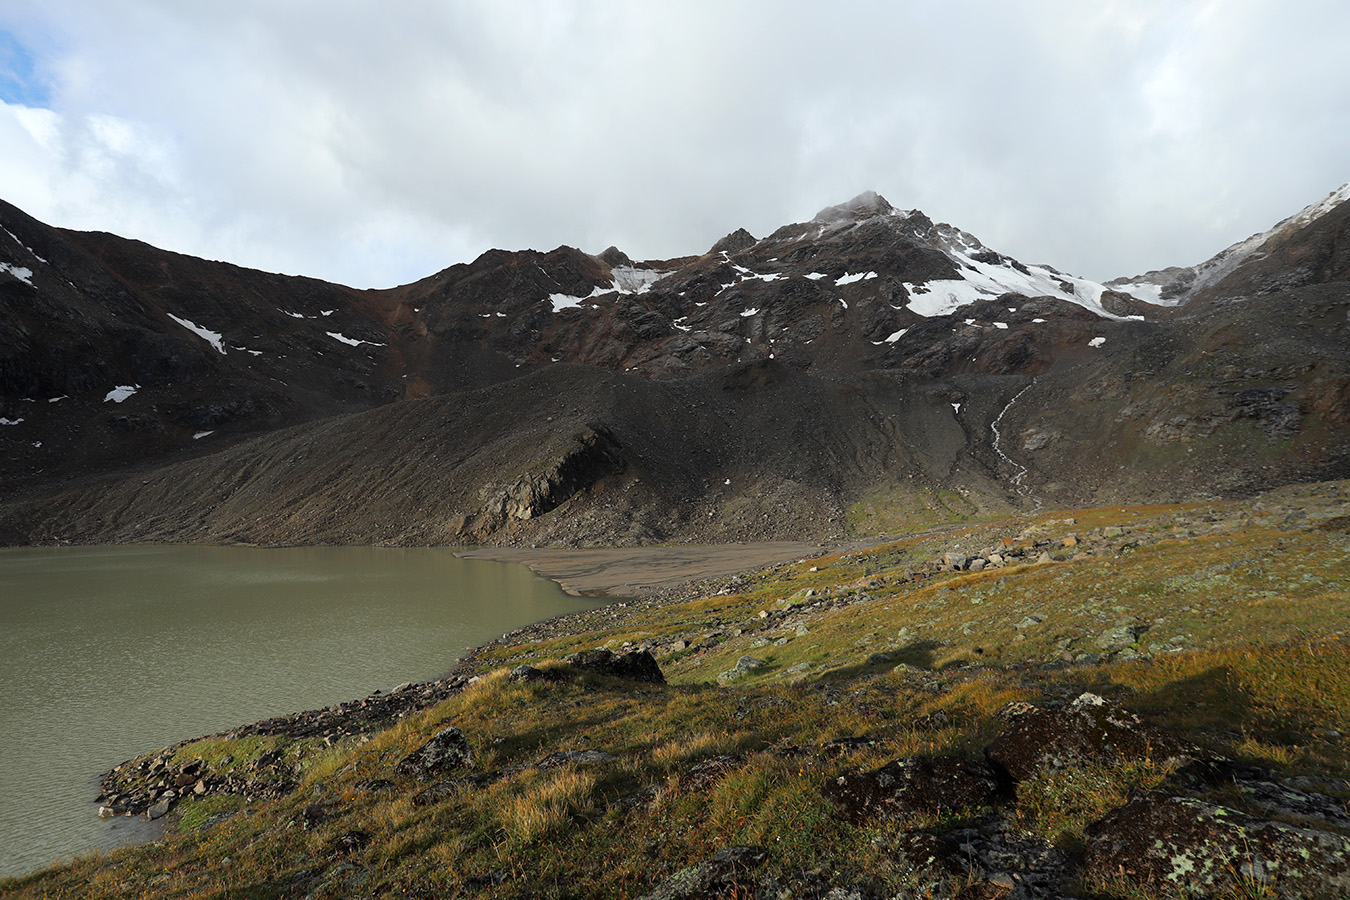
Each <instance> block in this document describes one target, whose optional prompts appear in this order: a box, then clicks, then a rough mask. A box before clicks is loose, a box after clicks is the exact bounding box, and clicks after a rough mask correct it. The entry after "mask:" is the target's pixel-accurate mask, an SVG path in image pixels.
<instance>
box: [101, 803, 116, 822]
mask: <svg viewBox="0 0 1350 900" xmlns="http://www.w3.org/2000/svg"><path fill="white" fill-rule="evenodd" d="M115 815H117V810H115V809H113V808H112V807H111V806H100V807H99V808H98V817H99V818H100V819H111V818H112V817H113V816H115Z"/></svg>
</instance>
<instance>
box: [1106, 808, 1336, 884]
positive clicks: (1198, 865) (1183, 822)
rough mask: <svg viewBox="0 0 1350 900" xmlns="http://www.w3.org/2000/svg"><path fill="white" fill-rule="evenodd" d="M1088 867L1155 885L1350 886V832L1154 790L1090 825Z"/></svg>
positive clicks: (1113, 876) (1109, 875)
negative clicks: (1292, 823)
mask: <svg viewBox="0 0 1350 900" xmlns="http://www.w3.org/2000/svg"><path fill="white" fill-rule="evenodd" d="M1085 837H1086V840H1087V854H1086V860H1085V867H1086V871H1085V874H1086V875H1087V876H1088V877H1089V878H1092V879H1094V880H1096V881H1100V882H1103V883H1109V882H1111V881H1113V880H1120V881H1125V882H1129V883H1131V884H1136V885H1143V886H1144V887H1146V888H1148V889H1151V890H1173V891H1176V890H1180V891H1195V892H1204V893H1213V892H1218V891H1221V890H1226V889H1238V888H1241V887H1243V886H1244V885H1248V884H1252V883H1255V884H1257V885H1266V884H1270V885H1272V886H1273V887H1274V888H1275V889H1276V890H1277V891H1278V893H1279V896H1281V897H1291V898H1293V897H1298V898H1307V900H1314V898H1323V897H1335V896H1342V895H1344V894H1345V892H1347V891H1350V838H1347V837H1345V836H1344V835H1339V834H1333V833H1331V832H1326V831H1315V830H1311V829H1306V828H1295V827H1293V826H1290V825H1284V824H1282V823H1279V822H1271V821H1263V820H1260V819H1254V818H1252V817H1250V816H1246V815H1243V814H1242V813H1239V812H1236V811H1234V810H1230V809H1224V808H1223V807H1218V806H1212V805H1209V804H1206V803H1202V802H1200V801H1198V800H1191V799H1187V798H1184V797H1170V796H1166V795H1163V794H1157V793H1146V794H1144V795H1142V796H1139V797H1136V798H1135V799H1133V800H1131V801H1130V802H1129V803H1127V804H1126V805H1125V806H1122V807H1121V808H1119V809H1117V810H1115V811H1113V812H1111V813H1109V814H1107V815H1106V816H1105V817H1104V818H1103V819H1101V820H1100V821H1098V822H1096V823H1094V824H1093V825H1091V826H1089V827H1088V829H1087V831H1086V833H1085Z"/></svg>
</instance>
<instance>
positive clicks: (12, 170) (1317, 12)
mask: <svg viewBox="0 0 1350 900" xmlns="http://www.w3.org/2000/svg"><path fill="white" fill-rule="evenodd" d="M0 31H2V32H3V33H0V101H3V103H2V104H0V197H3V198H4V199H6V200H8V201H10V202H12V203H15V204H16V205H18V206H20V207H21V208H23V209H25V210H26V211H27V212H29V213H31V214H32V215H34V216H36V217H37V218H39V219H42V220H43V221H46V222H49V223H51V224H55V225H61V226H66V227H71V228H80V229H99V230H106V231H113V232H116V233H118V234H122V235H124V236H127V237H135V238H139V239H142V240H145V241H149V242H150V243H153V244H156V245H159V246H162V247H166V248H169V249H173V250H178V251H181V252H185V253H191V254H193V255H197V256H204V257H207V258H214V259H227V260H230V261H233V262H237V263H240V264H242V265H248V266H253V267H257V268H263V269H268V270H273V271H283V272H289V273H294V274H304V275H313V276H316V277H320V278H325V279H329V280H334V281H341V282H344V283H347V284H353V285H357V286H362V287H367V286H379V287H382V286H389V285H393V284H397V283H403V282H407V281H411V280H414V279H416V278H420V277H423V276H425V275H429V274H431V273H432V272H434V271H436V270H438V269H441V268H444V267H445V266H448V265H450V264H452V263H455V262H463V261H468V260H470V259H472V258H474V257H475V256H477V255H478V254H479V253H481V252H482V251H484V250H486V249H488V248H490V247H502V248H507V249H521V248H525V247H534V248H537V249H551V248H552V247H555V246H557V245H559V244H570V245H573V246H578V247H581V248H582V249H585V250H588V251H591V252H599V251H600V250H602V249H604V248H605V247H607V246H609V245H610V244H615V245H618V246H619V247H620V248H622V249H624V250H625V251H627V252H628V253H629V254H630V255H632V256H634V257H635V258H639V257H649V258H651V257H669V256H677V255H684V254H689V253H698V252H702V251H703V250H706V249H707V248H708V246H710V245H711V244H712V243H713V242H714V241H715V240H717V239H718V238H719V237H721V236H722V235H724V234H726V233H727V232H729V231H732V230H734V229H736V228H737V227H742V226H743V227H746V228H748V229H749V230H750V231H751V232H753V233H754V234H755V235H757V236H763V235H765V234H767V233H768V232H770V231H772V230H773V229H774V228H776V227H777V226H779V225H782V224H786V223H788V222H794V221H803V220H805V219H809V218H810V217H811V216H812V215H813V214H814V213H815V212H816V211H817V210H818V209H820V208H821V207H824V206H827V205H830V204H833V203H837V202H840V201H842V200H846V199H848V198H849V197H851V196H853V195H855V194H857V193H859V192H861V191H863V190H866V189H874V190H876V191H878V192H880V193H882V194H883V195H885V196H886V197H887V198H888V199H889V200H890V201H891V202H892V203H893V204H895V205H896V206H899V207H902V208H911V207H917V208H920V209H922V210H924V211H925V212H926V213H928V214H929V215H930V216H932V217H933V218H935V219H938V220H941V221H947V222H951V223H953V224H955V225H958V226H960V227H962V228H965V229H966V230H968V231H971V232H972V233H974V234H975V235H977V236H978V237H980V238H981V239H982V240H983V241H984V242H985V243H986V244H988V245H990V246H991V247H994V248H996V249H998V250H1001V251H1003V252H1006V253H1011V254H1012V255H1014V256H1016V257H1018V258H1020V259H1023V260H1024V261H1027V262H1049V263H1051V264H1054V265H1056V266H1059V267H1060V268H1062V269H1066V270H1068V271H1071V272H1073V273H1075V274H1080V275H1085V276H1088V277H1091V278H1096V279H1101V280H1104V279H1107V278H1111V277H1114V276H1116V275H1123V274H1134V273H1137V272H1141V271H1143V270H1146V269H1150V268H1158V267H1161V266H1167V265H1182V264H1190V263H1195V262H1199V261H1201V260H1202V259H1204V258H1207V257H1208V256H1210V255H1212V254H1213V253H1215V252H1217V251H1218V250H1220V249H1222V248H1223V247H1224V246H1226V245H1227V244H1229V243H1232V242H1233V241H1236V240H1238V239H1240V238H1243V237H1246V236H1247V235H1248V234H1250V233H1252V232H1255V231H1260V230H1263V229H1265V228H1267V227H1269V226H1270V225H1271V224H1273V223H1274V222H1275V221H1276V220H1278V219H1280V218H1283V217H1284V216H1286V215H1290V214H1292V213H1294V212H1296V211H1297V210H1298V209H1299V208H1301V207H1302V206H1304V205H1306V204H1308V203H1311V202H1313V201H1315V200H1318V199H1320V198H1322V197H1323V196H1325V195H1326V193H1327V192H1328V191H1331V190H1333V189H1335V188H1336V187H1338V186H1339V185H1341V184H1342V183H1343V182H1345V181H1347V180H1350V53H1347V52H1346V47H1345V35H1347V34H1350V4H1346V3H1344V2H1343V0H1326V2H1320V0H1283V2H1276V0H1270V2H1261V0H1223V2H1220V0H1215V2H1181V0H1159V2H1152V0H1124V2H1111V0H1096V2H1087V3H1085V2H1082V0H1064V2H1060V0H1039V2H1037V0H1026V2H1014V0H988V2H953V0H946V2H937V0H935V2H847V0H843V2H838V0H837V2H834V3H831V4H829V5H828V8H827V5H826V4H823V3H802V2H784V0H778V2H734V0H723V2H717V3H713V2H678V3H655V2H652V3H636V2H618V0H612V2H610V0H593V2H545V0H538V2H504V0H495V2H490V0H489V2H453V0H398V2H392V3H379V4H377V3H375V2H373V0H361V2H358V0H230V2H220V0H5V2H4V5H3V6H0Z"/></svg>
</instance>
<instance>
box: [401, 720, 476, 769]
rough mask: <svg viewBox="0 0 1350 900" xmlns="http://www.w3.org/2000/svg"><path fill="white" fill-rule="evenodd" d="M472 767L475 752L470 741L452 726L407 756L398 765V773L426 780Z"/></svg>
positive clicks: (439, 732) (442, 730)
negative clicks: (454, 770)
mask: <svg viewBox="0 0 1350 900" xmlns="http://www.w3.org/2000/svg"><path fill="white" fill-rule="evenodd" d="M472 765H473V750H471V749H470V748H469V739H468V738H466V737H465V736H464V732H462V731H460V730H459V729H458V728H455V727H453V726H451V727H450V728H443V729H441V730H440V731H438V732H436V733H435V734H434V735H432V736H431V738H430V739H429V740H428V741H427V742H426V743H425V744H423V745H422V746H421V747H418V748H417V749H416V750H414V751H413V752H412V753H409V754H408V755H407V756H405V757H404V758H403V760H402V761H401V762H400V763H399V764H398V772H399V774H401V775H411V776H413V777H414V778H420V779H423V780H426V779H429V778H432V777H434V776H436V775H439V774H441V773H442V772H445V771H448V770H450V769H460V768H465V767H467V766H472Z"/></svg>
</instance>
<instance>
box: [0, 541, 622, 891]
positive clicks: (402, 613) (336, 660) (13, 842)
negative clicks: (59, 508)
mask: <svg viewBox="0 0 1350 900" xmlns="http://www.w3.org/2000/svg"><path fill="white" fill-rule="evenodd" d="M595 605H597V601H591V600H584V599H579V598H577V597H570V596H568V595H566V594H564V593H563V592H562V591H561V590H559V589H558V587H557V586H556V585H554V584H553V583H552V582H549V581H545V580H544V579H542V578H539V577H537V576H535V575H534V574H532V573H531V572H529V571H528V570H527V569H525V568H524V567H521V566H513V565H504V564H502V563H493V562H487V561H483V560H465V559H459V558H457V557H455V556H454V555H453V554H452V553H451V552H450V551H448V550H442V549H419V550H403V549H387V548H369V547H322V548H313V547H311V548H286V549H255V548H242V547H209V546H183V545H153V546H125V547H80V548H21V549H6V550H0V691H2V693H0V773H3V775H2V776H0V876H12V875H21V874H25V873H27V872H31V871H34V870H36V869H39V868H42V867H43V866H46V865H49V864H51V863H53V862H55V861H57V860H58V859H62V858H68V857H70V856H74V855H77V854H81V853H85V852H88V851H90V850H95V849H102V848H108V847H112V846H116V845H118V844H119V843H125V842H127V841H130V840H135V839H137V838H138V837H140V836H142V834H143V832H139V831H138V830H137V829H138V828H141V829H143V828H145V827H146V826H143V825H138V823H137V822H136V820H134V819H126V818H119V819H111V820H100V819H98V818H97V816H96V813H97V809H98V807H97V805H96V804H95V803H94V802H93V799H94V797H95V796H96V794H97V793H98V784H97V778H98V776H99V775H100V774H101V773H102V772H104V771H106V770H108V769H110V768H112V767H113V766H115V765H117V764H118V763H120V762H122V761H123V760H126V759H128V758H130V757H132V756H135V755H137V754H139V753H142V752H144V751H147V750H151V749H154V748H157V747H161V746H164V745H166V744H171V743H174V742H176V741H180V740H183V739H186V738H191V737H195V736H197V735H202V734H207V733H210V732H214V731H221V730H224V729H227V728H231V727H233V726H235V725H240V724H243V723H246V722H251V721H254V720H257V719H261V718H265V717H267V716H272V715H278V714H281V713H288V712H296V711H299V710H303V709H314V708H317V707H321V706H327V705H330V704H332V703H336V702H338V701H342V700H351V699H353V698H356V697H361V696H364V695H366V694H368V693H370V692H371V691H373V690H376V689H379V690H386V691H387V690H389V689H390V688H392V687H394V686H396V685H398V684H399V683H401V682H404V681H424V680H428V679H432V678H436V677H439V676H441V675H444V674H446V673H447V672H448V671H449V669H450V668H451V667H452V666H453V665H454V663H455V660H456V659H458V658H459V657H460V656H462V655H463V654H464V652H465V651H466V650H468V649H469V648H471V647H473V646H476V645H478V644H481V643H483V642H485V641H487V640H490V639H492V638H494V637H496V636H498V635H500V634H502V633H503V632H506V631H510V630H512V629H513V628H517V627H520V626H522V625H525V624H528V623H530V622H534V621H538V620H540V619H544V618H548V617H550V616H555V615H559V614H561V613H564V612H570V611H573V610H577V609H583V608H587V607H591V606H595Z"/></svg>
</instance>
